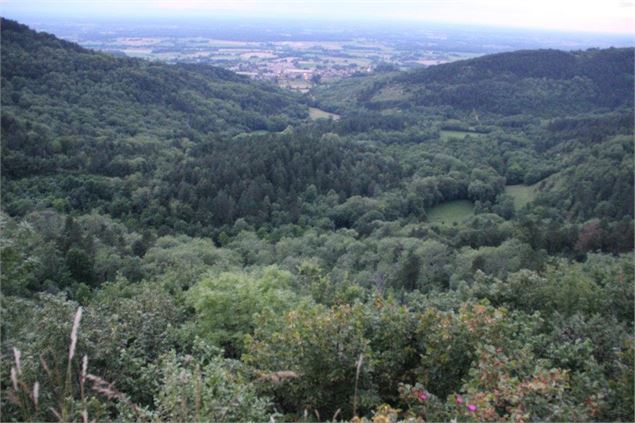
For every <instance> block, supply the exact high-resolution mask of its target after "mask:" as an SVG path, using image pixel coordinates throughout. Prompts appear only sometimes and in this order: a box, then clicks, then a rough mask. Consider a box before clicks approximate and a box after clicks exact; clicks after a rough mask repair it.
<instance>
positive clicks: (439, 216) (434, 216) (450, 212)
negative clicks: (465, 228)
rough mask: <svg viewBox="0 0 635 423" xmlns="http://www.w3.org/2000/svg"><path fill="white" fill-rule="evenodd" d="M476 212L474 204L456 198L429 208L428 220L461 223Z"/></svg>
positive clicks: (447, 223) (446, 223) (442, 222)
mask: <svg viewBox="0 0 635 423" xmlns="http://www.w3.org/2000/svg"><path fill="white" fill-rule="evenodd" d="M473 213H474V204H472V202H471V201H468V200H456V201H448V202H446V203H441V204H439V205H437V206H434V207H432V208H431V209H430V210H428V212H427V214H428V220H429V221H430V222H431V223H441V224H444V225H452V224H454V223H460V222H462V221H464V220H465V219H467V218H468V217H470V216H471V215H472V214H473Z"/></svg>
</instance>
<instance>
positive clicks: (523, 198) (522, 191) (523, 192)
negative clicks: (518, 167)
mask: <svg viewBox="0 0 635 423" xmlns="http://www.w3.org/2000/svg"><path fill="white" fill-rule="evenodd" d="M537 185H538V184H534V185H507V186H506V187H505V194H508V195H511V196H512V198H513V199H514V207H516V208H517V209H520V208H523V207H525V205H526V204H527V203H529V202H531V201H534V199H535V198H536V195H538V191H537Z"/></svg>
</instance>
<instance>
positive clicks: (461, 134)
mask: <svg viewBox="0 0 635 423" xmlns="http://www.w3.org/2000/svg"><path fill="white" fill-rule="evenodd" d="M468 135H469V136H471V137H482V136H483V135H485V134H482V133H480V132H473V131H450V130H445V129H442V130H441V131H440V135H439V138H441V139H442V140H448V139H450V138H459V139H463V138H465V137H466V136H468Z"/></svg>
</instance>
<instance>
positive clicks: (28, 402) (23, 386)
mask: <svg viewBox="0 0 635 423" xmlns="http://www.w3.org/2000/svg"><path fill="white" fill-rule="evenodd" d="M81 319H82V308H81V307H79V308H78V309H77V312H76V313H75V318H74V319H73V327H72V330H71V334H70V342H69V347H68V356H67V358H66V365H65V366H61V365H56V364H57V363H60V361H58V360H55V359H53V360H51V361H52V363H50V362H47V360H46V359H45V358H44V354H42V353H41V354H40V355H39V364H40V371H38V372H36V374H35V375H32V376H31V377H27V376H26V374H25V371H24V366H23V363H22V353H21V352H20V350H19V349H17V348H15V347H14V348H13V359H14V365H13V366H12V367H11V386H10V387H9V388H8V389H7V390H6V393H5V394H6V397H7V399H8V401H9V402H10V403H12V404H13V405H15V406H16V407H17V408H18V410H19V414H20V416H21V419H22V420H23V421H25V422H33V421H54V420H57V421H59V422H70V421H78V419H80V420H81V421H82V422H83V423H89V422H95V421H96V419H92V420H91V419H90V418H89V392H87V381H88V382H90V383H91V386H90V390H91V391H90V392H93V393H98V394H101V395H104V396H105V397H106V398H107V399H108V400H112V399H117V400H118V401H120V402H121V403H123V404H124V405H125V406H127V407H129V408H130V409H131V410H132V411H133V412H134V413H135V414H136V415H137V417H138V419H139V420H144V419H143V415H142V413H141V412H140V409H139V407H137V406H136V405H135V404H133V403H131V402H130V401H129V400H128V398H127V397H126V396H125V395H124V394H122V393H121V392H119V391H117V390H116V389H115V388H114V385H113V384H112V383H108V382H106V381H105V380H103V379H102V378H100V377H98V376H95V375H92V374H90V373H88V356H87V355H84V356H83V357H82V359H81V363H78V367H79V369H80V371H79V377H76V376H74V372H73V368H74V363H75V362H76V361H77V360H76V359H75V355H76V354H75V353H76V349H77V339H78V334H79V327H80V323H81ZM75 364H77V363H75ZM64 367H65V368H64ZM64 373H65V377H64V376H63V375H64ZM29 379H30V380H32V382H29V381H28V380H29ZM43 388H47V389H48V390H47V391H46V392H41V390H42V389H43ZM43 398H46V399H47V404H43V402H42V401H41V399H43ZM3 420H4V419H3Z"/></svg>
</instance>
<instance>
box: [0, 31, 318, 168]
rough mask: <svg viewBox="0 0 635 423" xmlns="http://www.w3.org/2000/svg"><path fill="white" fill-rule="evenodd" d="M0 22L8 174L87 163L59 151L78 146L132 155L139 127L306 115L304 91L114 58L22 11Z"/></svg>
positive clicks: (267, 123)
mask: <svg viewBox="0 0 635 423" xmlns="http://www.w3.org/2000/svg"><path fill="white" fill-rule="evenodd" d="M0 26H1V27H2V106H3V110H2V130H3V143H5V144H4V147H6V148H4V150H5V153H6V154H4V155H3V171H4V172H3V173H4V174H5V175H6V176H18V175H27V174H31V175H32V174H34V173H46V172H50V171H53V170H55V169H59V167H60V166H61V167H62V168H67V169H74V170H77V169H80V168H86V165H88V163H84V164H83V165H82V164H81V163H77V161H75V162H74V163H69V162H68V160H62V159H63V158H62V157H58V158H56V159H55V160H53V156H55V155H57V154H61V153H63V154H66V153H69V152H75V153H76V152H78V151H80V150H82V151H85V153H86V154H85V155H86V156H88V157H94V156H96V155H97V156H99V162H101V163H107V162H109V161H111V160H112V158H113V157H114V155H117V154H124V155H126V156H127V158H130V156H131V155H135V152H134V151H132V152H131V151H130V150H131V148H132V149H133V150H135V149H138V147H139V145H138V144H139V143H138V142H137V143H132V144H134V145H130V143H127V142H126V140H129V139H130V138H133V137H140V136H141V137H144V138H145V139H146V141H147V140H148V139H150V140H162V141H166V140H170V141H174V140H180V139H184V138H186V139H189V140H196V139H200V138H201V137H202V136H204V135H206V134H210V133H214V134H223V133H224V134H229V135H232V134H237V133H241V132H245V131H247V132H249V131H255V130H271V131H281V130H283V129H285V128H286V127H287V126H288V125H290V124H294V123H297V122H299V121H300V120H301V119H304V118H305V117H306V116H307V108H306V106H304V105H303V104H301V102H300V97H299V96H297V95H294V94H292V93H289V92H285V91H282V90H279V89H277V88H276V87H273V86H269V85H265V84H262V83H258V82H254V81H250V80H248V79H247V78H244V77H241V76H239V75H236V74H235V73H233V72H230V71H226V70H223V69H220V68H213V67H209V66H195V65H176V66H171V65H165V64H161V63H153V62H147V61H142V60H138V59H129V58H116V57H112V56H109V55H106V54H103V53H97V52H94V51H90V50H87V49H84V48H82V47H80V46H78V45H76V44H74V43H70V42H66V41H63V40H60V39H58V38H56V37H54V36H52V35H49V34H46V33H37V32H35V31H32V30H30V29H29V28H28V27H26V26H24V25H21V24H18V23H17V22H14V21H10V20H6V19H2V21H1V22H0ZM104 143H105V144H104ZM122 143H123V144H128V145H126V146H123V145H121V144H122ZM146 144H147V143H146ZM104 154H105V155H106V156H107V157H104ZM95 164H96V165H97V164H98V163H95Z"/></svg>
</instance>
